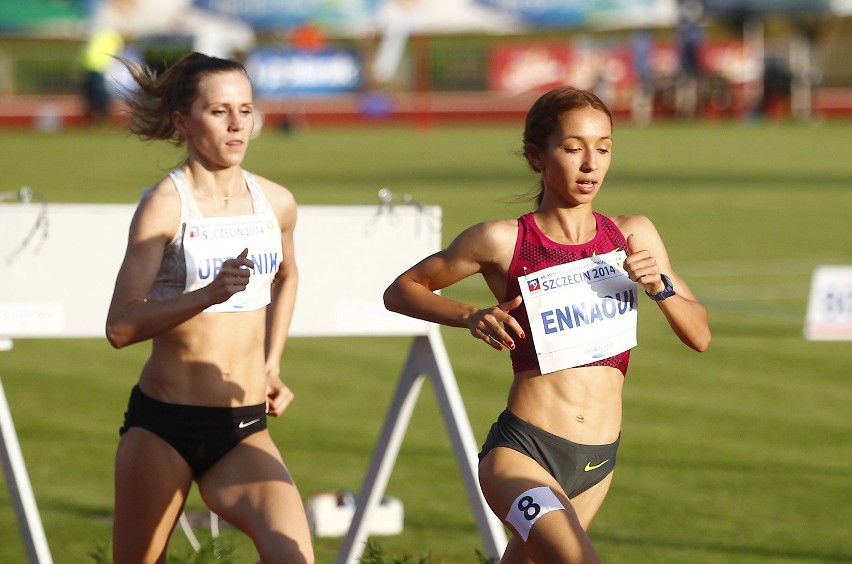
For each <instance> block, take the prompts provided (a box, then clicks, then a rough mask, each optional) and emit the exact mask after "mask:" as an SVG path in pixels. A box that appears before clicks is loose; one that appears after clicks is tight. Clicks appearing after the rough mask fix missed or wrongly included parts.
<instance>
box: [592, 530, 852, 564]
mask: <svg viewBox="0 0 852 564" xmlns="http://www.w3.org/2000/svg"><path fill="white" fill-rule="evenodd" d="M594 540H595V542H596V543H601V542H606V543H611V544H614V545H631V546H635V547H649V548H653V549H655V550H660V549H670V550H677V551H685V552H694V551H703V552H707V553H715V554H719V555H720V561H721V562H738V561H742V560H741V559H742V558H744V557H750V558H754V559H755V560H757V561H765V560H768V559H771V558H774V559H778V560H789V561H791V562H850V561H852V552H847V553H845V554H844V553H840V552H832V551H826V552H820V551H819V550H808V551H804V550H790V549H788V550H782V549H778V550H775V549H772V548H767V547H758V546H748V545H742V544H724V543H719V542H706V543H702V542H684V541H677V540H673V539H669V538H658V537H657V538H655V537H649V536H647V535H643V536H641V537H631V536H626V535H618V534H607V533H602V534H596V535H594Z"/></svg>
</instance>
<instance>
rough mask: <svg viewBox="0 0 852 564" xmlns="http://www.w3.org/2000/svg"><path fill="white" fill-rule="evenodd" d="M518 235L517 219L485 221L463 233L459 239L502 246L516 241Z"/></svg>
mask: <svg viewBox="0 0 852 564" xmlns="http://www.w3.org/2000/svg"><path fill="white" fill-rule="evenodd" d="M517 235H518V220H517V219H499V220H495V221H484V222H482V223H477V224H476V225H472V226H470V227H468V228H467V229H465V230H464V231H462V233H461V234H460V235H459V238H464V239H470V240H474V241H476V242H478V243H489V244H498V245H499V244H502V243H505V242H506V241H507V240H510V239H511V240H512V241H514V240H515V239H516V238H517Z"/></svg>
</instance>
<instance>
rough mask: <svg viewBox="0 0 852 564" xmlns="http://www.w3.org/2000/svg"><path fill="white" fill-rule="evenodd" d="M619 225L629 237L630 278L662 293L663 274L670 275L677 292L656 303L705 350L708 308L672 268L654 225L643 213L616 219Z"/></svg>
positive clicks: (681, 334)
mask: <svg viewBox="0 0 852 564" xmlns="http://www.w3.org/2000/svg"><path fill="white" fill-rule="evenodd" d="M616 224H617V225H618V227H619V229H621V232H622V233H624V234H625V235H626V236H627V252H628V256H627V259H626V260H625V261H624V268H625V270H627V274H628V275H629V276H630V279H631V280H633V281H635V282H638V283H639V284H641V285H642V286H643V288H644V289H645V291H646V292H648V293H649V294H659V293H661V292H662V291H663V290H664V289H665V286H666V285H665V282H664V281H663V279H662V276H661V275H663V274H665V275H666V276H668V277H669V279H670V280H671V283H672V287H673V289H674V292H675V293H674V295H673V296H671V297H668V298H665V299H664V300H661V301H658V302H657V305H658V306H659V307H660V310H661V311H662V312H663V315H664V316H665V317H666V320H667V321H668V322H669V325H670V326H671V328H672V330H674V332H675V334H676V335H677V336H678V338H680V340H681V341H683V343H684V344H686V345H687V346H689V347H691V348H693V349H695V350H697V351H699V352H703V351H705V350H706V349H707V347H708V346H710V339H711V334H710V323H709V320H708V317H707V309H706V308H705V307H704V305H703V304H702V303H701V302H699V301H698V299H697V298H696V297H695V295H694V294H693V293H692V290H690V289H689V286H688V285H687V283H686V281H685V280H684V279H683V278H681V277H680V276H679V275H678V274H677V273H676V272H675V271H674V268H672V265H671V262H670V261H669V255H668V253H667V252H666V247H665V244H663V240H662V238H661V237H660V234H659V233H658V232H657V229H656V227H654V224H653V223H652V222H651V220H650V219H648V218H647V217H644V216H622V217H619V218H617V219H616Z"/></svg>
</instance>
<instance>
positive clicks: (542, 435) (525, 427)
mask: <svg viewBox="0 0 852 564" xmlns="http://www.w3.org/2000/svg"><path fill="white" fill-rule="evenodd" d="M497 421H498V422H499V423H501V424H504V425H508V426H509V427H515V428H516V429H520V430H521V431H522V432H524V433H527V434H529V435H533V436H535V437H537V438H539V439H540V440H545V441H548V442H550V443H553V444H557V445H560V446H562V447H567V448H582V449H583V451H584V452H596V451H601V452H608V451H609V450H610V449H612V448H613V447H617V446H618V443H619V441H621V433H619V435H618V438H617V439H615V441H613V442H611V443H608V444H605V445H589V444H584V443H575V442H574V441H570V440H568V439H566V438H564V437H560V436H559V435H554V434H553V433H550V432H549V431H545V430H544V429H542V428H541V427H537V426H535V425H533V424H532V423H530V422H529V421H524V420H523V419H521V418H520V417H518V416H517V415H515V414H514V413H512V412H511V411H509V410H508V409H505V410H503V412H502V413H501V414H500V416H499V417H498V418H497Z"/></svg>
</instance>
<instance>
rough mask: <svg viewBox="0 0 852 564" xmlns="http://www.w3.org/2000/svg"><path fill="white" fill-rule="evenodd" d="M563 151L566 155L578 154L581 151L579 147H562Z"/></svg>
mask: <svg viewBox="0 0 852 564" xmlns="http://www.w3.org/2000/svg"><path fill="white" fill-rule="evenodd" d="M563 150H564V151H565V152H566V153H579V152H580V151H581V150H582V149H580V148H579V147H564V148H563Z"/></svg>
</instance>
